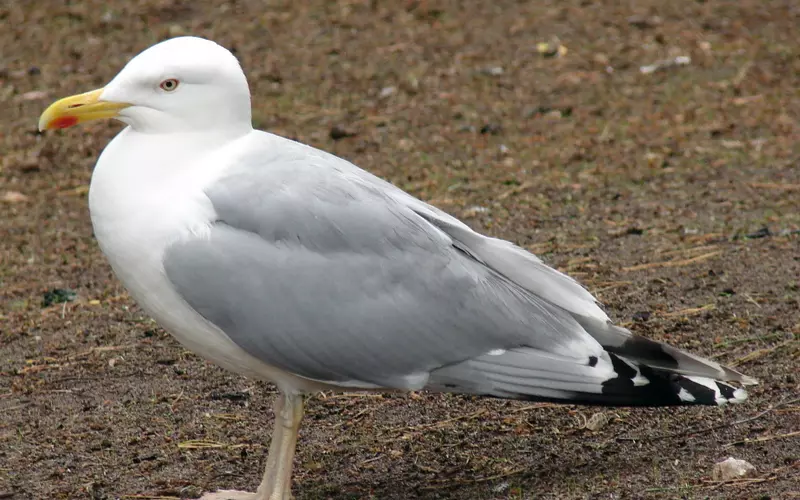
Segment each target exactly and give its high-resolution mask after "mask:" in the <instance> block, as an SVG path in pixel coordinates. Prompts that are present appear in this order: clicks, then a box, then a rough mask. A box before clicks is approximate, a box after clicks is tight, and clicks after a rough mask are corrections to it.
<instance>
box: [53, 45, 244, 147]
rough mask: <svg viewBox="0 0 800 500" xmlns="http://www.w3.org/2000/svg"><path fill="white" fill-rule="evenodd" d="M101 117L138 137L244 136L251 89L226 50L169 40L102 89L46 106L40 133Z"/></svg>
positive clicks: (132, 61)
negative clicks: (120, 124)
mask: <svg viewBox="0 0 800 500" xmlns="http://www.w3.org/2000/svg"><path fill="white" fill-rule="evenodd" d="M103 118H116V119H118V120H120V121H122V122H124V123H126V124H128V125H130V126H131V127H132V128H133V129H134V130H136V131H137V132H142V133H191V132H209V131H211V132H232V133H240V132H241V133H244V132H247V131H249V130H252V121H251V115H250V90H249V88H248V86H247V79H246V78H245V75H244V72H243V71H242V68H241V66H240V65H239V61H238V60H237V59H236V57H235V56H234V55H233V54H232V53H231V52H230V51H229V50H227V49H225V48H224V47H222V46H220V45H218V44H216V43H214V42H212V41H210V40H205V39H203V38H197V37H189V36H185V37H178V38H172V39H170V40H166V41H164V42H161V43H158V44H156V45H153V46H152V47H150V48H148V49H147V50H145V51H143V52H141V53H140V54H139V55H137V56H136V57H134V58H133V59H131V60H130V62H128V64H127V65H126V66H125V67H124V68H122V71H120V72H119V74H117V76H116V77H114V79H113V80H111V82H109V83H108V85H106V86H105V87H103V88H100V89H97V90H93V91H90V92H86V93H83V94H79V95H75V96H71V97H66V98H64V99H61V100H59V101H56V102H55V103H53V104H52V105H50V107H48V108H47V109H46V110H45V111H44V113H42V115H41V117H40V119H39V130H47V129H54V128H67V127H71V126H73V125H76V124H79V123H83V122H87V121H92V120H97V119H103Z"/></svg>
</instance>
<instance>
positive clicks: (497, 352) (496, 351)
mask: <svg viewBox="0 0 800 500" xmlns="http://www.w3.org/2000/svg"><path fill="white" fill-rule="evenodd" d="M505 353H506V350H505V349H492V350H491V351H489V352H487V353H486V354H488V355H489V356H502V355H503V354H505Z"/></svg>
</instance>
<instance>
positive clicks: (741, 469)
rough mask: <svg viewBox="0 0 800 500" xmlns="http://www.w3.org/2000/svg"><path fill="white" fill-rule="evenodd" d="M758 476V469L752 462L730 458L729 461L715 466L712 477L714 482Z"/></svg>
mask: <svg viewBox="0 0 800 500" xmlns="http://www.w3.org/2000/svg"><path fill="white" fill-rule="evenodd" d="M756 474H757V471H756V468H755V466H754V465H753V464H751V463H750V462H747V461H745V460H738V459H736V458H733V457H728V459H727V460H724V461H722V462H718V463H716V464H714V469H713V471H712V472H711V476H712V478H713V479H714V481H730V480H731V479H741V478H745V477H753V476H755V475H756Z"/></svg>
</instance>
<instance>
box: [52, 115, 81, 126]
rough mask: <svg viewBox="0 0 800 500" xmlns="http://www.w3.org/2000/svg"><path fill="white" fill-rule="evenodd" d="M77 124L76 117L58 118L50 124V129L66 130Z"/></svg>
mask: <svg viewBox="0 0 800 500" xmlns="http://www.w3.org/2000/svg"><path fill="white" fill-rule="evenodd" d="M77 123H78V117H76V116H59V117H58V118H56V119H55V120H53V121H51V122H50V127H51V128H67V127H71V126H73V125H75V124H77Z"/></svg>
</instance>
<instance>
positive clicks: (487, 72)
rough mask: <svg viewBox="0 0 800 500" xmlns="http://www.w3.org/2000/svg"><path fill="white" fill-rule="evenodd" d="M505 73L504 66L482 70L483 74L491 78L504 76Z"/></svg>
mask: <svg viewBox="0 0 800 500" xmlns="http://www.w3.org/2000/svg"><path fill="white" fill-rule="evenodd" d="M503 72H504V70H503V67H502V66H491V67H488V68H483V69H481V73H483V74H484V75H489V76H500V75H502V74H503Z"/></svg>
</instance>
